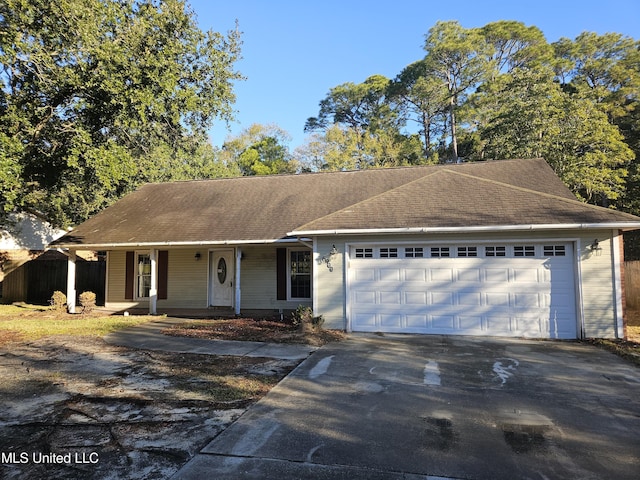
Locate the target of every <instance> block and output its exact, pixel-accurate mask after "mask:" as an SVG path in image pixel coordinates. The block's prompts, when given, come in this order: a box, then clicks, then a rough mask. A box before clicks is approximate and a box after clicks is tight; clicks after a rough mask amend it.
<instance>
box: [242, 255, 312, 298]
mask: <svg viewBox="0 0 640 480" xmlns="http://www.w3.org/2000/svg"><path fill="white" fill-rule="evenodd" d="M241 250H242V252H243V258H242V262H241V265H240V288H241V290H242V300H241V309H273V310H279V309H283V310H294V309H295V308H296V307H298V305H301V304H303V305H309V306H310V305H311V299H309V300H308V301H297V300H296V301H286V300H277V282H276V247H273V246H259V247H253V246H243V247H242V248H241ZM313 267H314V268H317V266H316V265H315V264H314V266H313Z"/></svg>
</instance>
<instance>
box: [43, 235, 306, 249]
mask: <svg viewBox="0 0 640 480" xmlns="http://www.w3.org/2000/svg"><path fill="white" fill-rule="evenodd" d="M305 241H306V242H309V241H311V239H306V238H276V239H262V240H213V241H202V240H199V241H193V242H126V243H116V242H111V243H57V244H55V245H51V246H50V247H49V249H58V250H59V249H63V248H68V249H76V250H103V249H104V250H108V249H111V248H154V247H205V246H221V245H225V246H226V245H251V244H255V245H264V244H275V243H304V242H305Z"/></svg>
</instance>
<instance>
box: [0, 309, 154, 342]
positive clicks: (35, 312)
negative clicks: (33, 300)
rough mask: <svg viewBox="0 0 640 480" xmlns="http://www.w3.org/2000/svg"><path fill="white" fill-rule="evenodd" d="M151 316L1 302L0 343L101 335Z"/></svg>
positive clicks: (149, 319)
mask: <svg viewBox="0 0 640 480" xmlns="http://www.w3.org/2000/svg"><path fill="white" fill-rule="evenodd" d="M157 319H158V317H151V316H129V317H124V316H115V315H70V314H68V313H59V312H56V311H55V310H52V309H50V308H48V307H43V306H38V305H0V345H4V344H7V343H11V342H16V341H23V342H25V341H33V340H37V339H39V338H42V337H45V336H48V335H71V336H79V335H83V336H92V337H102V336H104V335H106V334H108V333H111V332H115V331H116V330H120V329H122V328H126V327H132V326H135V325H139V324H141V323H146V322H150V321H153V320H157Z"/></svg>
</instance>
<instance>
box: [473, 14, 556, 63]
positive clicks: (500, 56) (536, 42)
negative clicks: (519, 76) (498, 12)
mask: <svg viewBox="0 0 640 480" xmlns="http://www.w3.org/2000/svg"><path fill="white" fill-rule="evenodd" d="M479 31H480V33H481V35H482V36H483V37H484V39H485V41H486V42H487V43H488V44H489V45H490V46H491V47H492V48H490V49H487V50H486V53H487V54H489V57H488V60H489V63H488V65H489V66H493V69H494V76H495V75H498V74H500V73H510V72H512V71H513V70H515V69H516V68H535V67H539V66H540V65H543V64H547V63H548V62H549V61H550V59H551V58H552V55H553V48H552V47H551V45H549V44H548V43H547V41H546V39H545V38H544V34H543V33H542V31H541V30H540V29H539V28H538V27H534V26H530V27H527V26H526V25H525V24H524V23H522V22H516V21H510V20H500V21H498V22H493V23H488V24H487V25H485V26H484V27H482V28H480V30H479Z"/></svg>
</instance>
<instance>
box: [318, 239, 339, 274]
mask: <svg viewBox="0 0 640 480" xmlns="http://www.w3.org/2000/svg"><path fill="white" fill-rule="evenodd" d="M337 254H338V249H337V248H336V246H335V244H334V245H333V246H332V247H331V250H330V251H329V253H328V254H327V255H325V256H324V257H322V262H323V263H326V264H327V268H328V269H329V271H330V272H333V265H331V259H332V258H333V256H334V255H337Z"/></svg>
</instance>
